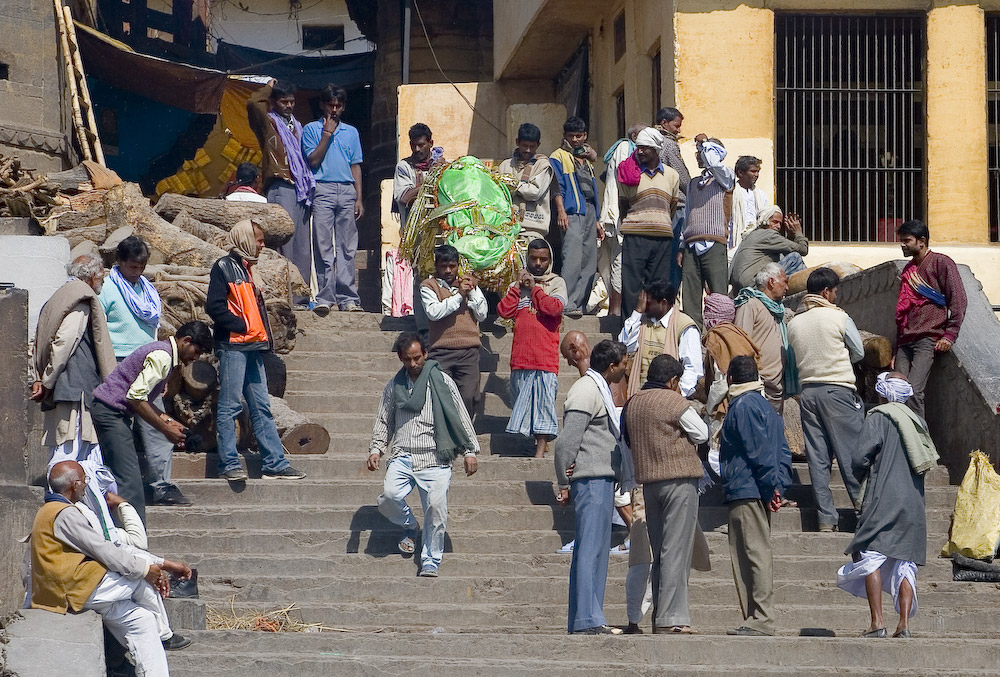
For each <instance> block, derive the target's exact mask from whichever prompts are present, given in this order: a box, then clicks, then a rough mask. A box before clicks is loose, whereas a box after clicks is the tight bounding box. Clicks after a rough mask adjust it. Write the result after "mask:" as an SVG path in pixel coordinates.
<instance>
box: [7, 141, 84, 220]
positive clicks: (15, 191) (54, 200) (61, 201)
mask: <svg viewBox="0 0 1000 677" xmlns="http://www.w3.org/2000/svg"><path fill="white" fill-rule="evenodd" d="M59 188H60V186H59V184H58V183H56V182H54V181H50V180H49V179H48V178H47V177H46V176H45V175H44V174H38V173H36V172H34V171H32V170H30V169H26V168H25V167H23V166H22V165H21V161H20V160H18V159H17V158H16V157H13V156H5V155H2V154H0V217H3V216H22V217H34V218H36V219H43V218H45V217H47V216H48V215H49V212H51V211H52V208H53V207H58V206H62V205H66V204H68V198H67V196H65V195H63V194H62V193H61V192H60V190H59Z"/></svg>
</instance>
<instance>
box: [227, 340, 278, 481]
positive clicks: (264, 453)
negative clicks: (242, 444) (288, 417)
mask: <svg viewBox="0 0 1000 677" xmlns="http://www.w3.org/2000/svg"><path fill="white" fill-rule="evenodd" d="M215 354H216V355H217V356H218V358H219V415H218V419H217V420H216V429H217V436H218V442H219V472H220V473H224V472H226V471H227V470H236V469H237V468H239V467H240V457H239V455H238V454H237V453H236V419H237V417H238V416H239V415H240V412H241V411H243V402H242V401H241V398H246V401H247V409H248V410H249V412H250V423H251V424H252V425H253V434H254V437H256V438H257V447H258V448H259V449H260V455H261V460H262V462H263V467H264V472H278V471H280V470H284V469H285V468H287V467H288V461H287V460H285V448H284V447H283V446H282V445H281V438H280V437H278V429H277V428H275V427H274V418H273V417H272V416H271V400H270V399H269V398H268V395H267V375H266V374H265V373H264V360H263V359H262V358H261V356H260V351H259V350H249V351H248V350H231V349H229V348H218V349H217V350H216V351H215Z"/></svg>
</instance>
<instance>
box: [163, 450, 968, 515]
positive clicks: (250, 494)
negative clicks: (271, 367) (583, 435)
mask: <svg viewBox="0 0 1000 677" xmlns="http://www.w3.org/2000/svg"><path fill="white" fill-rule="evenodd" d="M362 453H363V452H362ZM459 473H462V474H464V472H463V471H462V469H461V461H456V463H455V468H454V470H453V476H454V475H457V474H459ZM554 476H555V473H554V472H553V473H552V475H551V478H552V479H548V480H546V479H539V480H525V481H523V482H518V481H502V480H498V481H494V482H489V483H486V482H479V483H476V482H456V484H455V486H453V487H451V489H450V490H449V492H448V503H449V505H451V506H460V505H490V506H497V505H524V504H530V505H549V506H552V505H556V503H555V491H556V486H555V477H554ZM469 479H475V476H473V477H472V478H469ZM178 485H179V486H180V487H181V488H182V489H183V490H184V493H185V494H189V497H190V498H191V500H192V501H195V503H196V504H197V505H202V506H207V505H215V504H231V503H242V504H252V505H275V504H279V505H288V504H291V503H298V504H303V505H323V504H328V503H330V499H331V497H336V501H337V503H340V504H353V505H365V504H367V503H370V502H371V501H372V500H374V498H376V497H377V496H378V495H379V494H380V493H381V488H382V477H381V473H372V475H371V476H370V477H369V479H367V480H348V479H344V480H339V479H338V480H335V481H332V480H324V479H315V478H309V477H307V478H306V479H304V480H273V479H261V480H251V481H248V482H245V483H235V484H229V483H227V482H225V481H223V480H184V481H180V482H178ZM831 489H832V491H833V497H834V501H835V504H836V505H838V506H847V505H850V501H849V500H848V498H847V490H846V489H844V488H843V487H831ZM716 491H718V490H716ZM373 492H374V493H373ZM788 493H789V495H790V496H791V497H793V498H795V497H796V495H797V494H801V498H802V501H803V503H801V505H802V506H803V507H809V503H811V501H812V499H811V493H810V492H809V488H808V487H803V486H802V485H794V486H793V487H791V488H790V489H789V492H788ZM924 496H925V501H926V507H927V509H933V508H951V507H952V506H953V505H954V490H953V489H952V488H951V487H929V488H927V489H926V490H925V493H924ZM795 500H798V499H797V498H795ZM703 503H704V501H703Z"/></svg>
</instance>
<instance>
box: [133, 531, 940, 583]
mask: <svg viewBox="0 0 1000 677" xmlns="http://www.w3.org/2000/svg"><path fill="white" fill-rule="evenodd" d="M401 535H402V532H401V531H388V530H387V531H371V530H360V529H359V530H343V531H340V530H330V529H294V528H289V529H285V530H282V531H277V532H269V531H267V532H260V531H257V530H253V529H227V530H226V531H221V532H220V531H219V530H217V529H187V528H183V529H159V528H155V527H153V528H150V529H149V543H150V547H149V549H150V551H151V552H157V553H176V552H186V553H199V552H239V553H250V552H255V553H262V554H263V553H289V554H294V555H295V556H301V555H316V556H319V555H327V554H336V553H355V552H363V553H365V554H368V555H374V556H379V555H395V556H398V554H399V551H398V550H397V548H396V544H397V543H398V541H399V539H400V537H401ZM705 537H706V539H707V540H708V543H709V549H710V551H711V552H714V553H726V552H729V545H728V542H727V538H726V535H725V534H722V533H718V532H708V533H706V534H705ZM624 539H625V530H624V529H619V530H615V533H614V534H612V545H617V544H619V543H621V542H622V541H623V540H624ZM571 540H573V533H572V531H554V530H551V529H523V530H514V529H511V530H503V531H490V530H485V529H484V530H476V531H471V532H462V531H456V532H451V531H449V532H448V534H447V535H446V537H445V552H455V551H458V552H464V553H470V554H478V555H493V556H505V555H506V554H507V553H510V552H522V553H540V554H550V553H554V552H555V551H556V550H558V549H559V548H561V547H562V546H563V544H565V543H568V542H569V541H571ZM850 540H851V539H850V534H839V533H830V534H827V533H810V534H808V535H804V534H803V533H802V532H801V531H777V532H774V533H773V534H772V535H771V544H772V548H773V550H774V553H775V557H778V556H785V555H813V556H827V557H830V558H831V560H832V561H838V562H843V557H844V555H843V552H844V549H845V548H846V547H847V546H848V544H849V543H850ZM945 542H946V535H945V534H929V535H928V537H927V553H928V554H929V555H930V556H931V557H933V556H934V555H936V554H937V553H938V552H939V550H940V548H941V546H943V545H944V544H945ZM838 566H839V565H838ZM442 567H443V568H442V571H451V572H454V571H455V570H454V569H450V567H449V564H448V558H447V557H445V558H444V564H443V565H442Z"/></svg>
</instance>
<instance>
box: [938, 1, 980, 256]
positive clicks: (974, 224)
mask: <svg viewBox="0 0 1000 677" xmlns="http://www.w3.org/2000/svg"><path fill="white" fill-rule="evenodd" d="M941 4H942V5H944V4H945V3H941ZM956 36H961V39H956ZM985 43H986V29H985V18H984V16H983V10H982V9H980V8H979V7H978V6H977V5H975V4H970V5H964V4H963V5H951V4H950V3H948V5H947V6H941V7H934V8H933V9H931V10H930V11H929V12H928V13H927V83H926V91H927V224H928V225H929V226H930V229H931V241H932V243H933V242H938V243H940V242H951V243H963V244H986V243H988V242H989V203H988V186H987V181H988V179H987V158H988V149H987V139H986V123H987V120H986V44H985Z"/></svg>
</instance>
